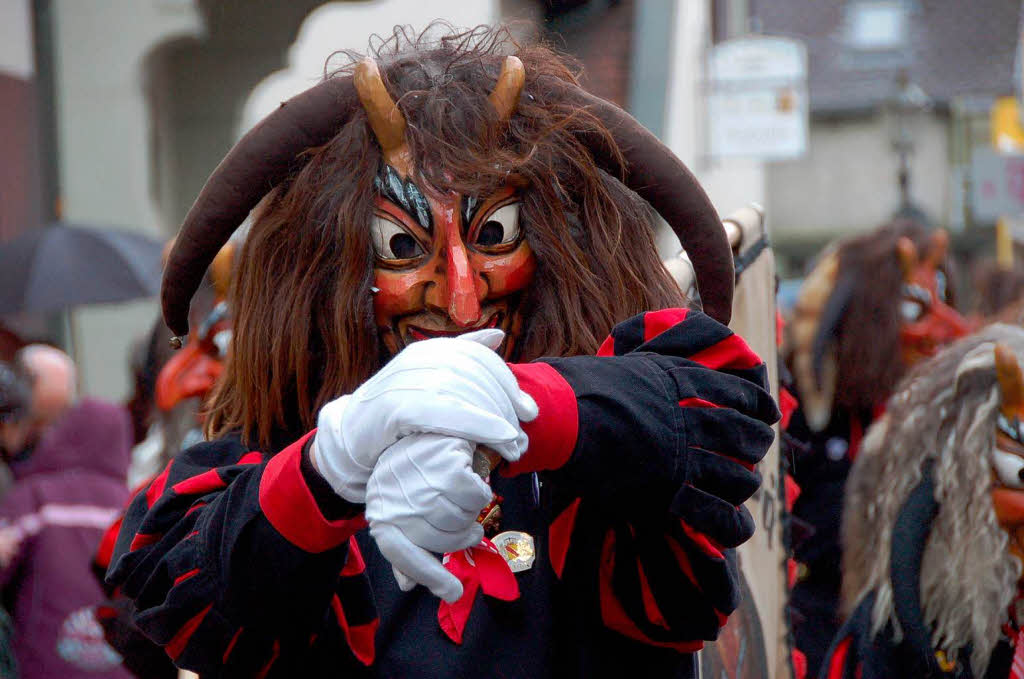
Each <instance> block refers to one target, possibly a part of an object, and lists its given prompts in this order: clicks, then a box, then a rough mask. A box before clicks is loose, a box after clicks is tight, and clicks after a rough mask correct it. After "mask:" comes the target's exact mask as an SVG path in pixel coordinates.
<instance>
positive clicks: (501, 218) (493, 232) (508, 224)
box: [473, 203, 519, 248]
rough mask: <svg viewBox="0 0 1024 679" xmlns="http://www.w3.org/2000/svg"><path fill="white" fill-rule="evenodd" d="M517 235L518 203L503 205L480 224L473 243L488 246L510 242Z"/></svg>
mask: <svg viewBox="0 0 1024 679" xmlns="http://www.w3.org/2000/svg"><path fill="white" fill-rule="evenodd" d="M518 237H519V203H509V204H508V205H503V206H501V207H500V208H498V209H497V210H495V211H494V212H492V213H491V214H490V215H488V216H487V219H486V221H484V223H483V224H481V225H480V228H479V229H477V232H476V240H475V241H474V243H473V245H476V246H479V247H484V248H489V247H494V246H496V245H505V244H507V243H511V242H512V241H514V240H515V239H516V238H518Z"/></svg>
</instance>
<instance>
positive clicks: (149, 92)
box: [0, 0, 1020, 398]
mask: <svg viewBox="0 0 1024 679" xmlns="http://www.w3.org/2000/svg"><path fill="white" fill-rule="evenodd" d="M12 2H13V5H12V4H11V3H8V4H7V5H5V11H9V10H8V9H7V8H8V7H11V6H18V7H21V8H22V10H21V12H20V14H18V15H17V16H20V17H21V18H20V19H18V21H19V22H20V24H19V25H22V26H24V25H25V24H26V22H27V23H28V24H30V25H31V36H32V44H31V45H29V46H28V47H27V48H26V49H28V51H30V52H32V53H33V54H34V57H35V59H34V64H35V66H34V68H33V70H32V71H31V72H30V73H31V74H32V79H33V81H34V82H35V83H36V84H35V85H34V86H33V87H34V89H33V90H32V91H34V92H35V94H34V95H33V96H34V99H35V102H36V103H35V107H36V112H37V114H40V115H36V116H35V120H37V121H38V123H36V124H37V127H38V129H37V130H36V131H33V130H32V129H30V127H31V125H30V123H31V120H29V121H28V122H26V123H25V125H29V127H24V128H15V129H19V130H22V129H23V131H24V135H19V136H23V138H24V139H26V140H31V139H33V138H36V137H37V138H38V143H36V142H32V143H33V144H35V148H36V155H37V156H38V158H39V164H38V167H37V168H36V169H35V170H33V171H34V172H36V174H37V175H38V176H39V177H40V178H41V179H40V185H39V187H38V190H37V193H36V194H34V195H36V196H37V197H36V198H33V199H32V200H31V201H30V202H34V203H37V204H40V205H41V206H42V208H41V209H40V210H39V218H34V217H28V218H26V219H25V221H26V222H27V223H31V222H33V220H35V221H37V222H39V223H45V221H47V220H48V219H49V218H52V217H53V216H56V215H57V214H60V215H61V216H63V217H64V218H66V219H69V220H74V221H80V222H86V223H90V222H91V223H99V224H107V225H111V226H117V227H122V228H131V229H137V230H140V231H142V232H145V233H148V234H151V235H154V236H157V237H160V238H170V237H171V236H172V235H173V234H174V233H175V232H176V230H177V228H178V225H179V224H180V223H181V220H182V218H183V217H184V215H185V213H186V212H187V210H188V208H189V206H190V205H191V203H192V201H193V199H194V198H195V196H196V195H197V193H198V192H199V190H200V188H201V187H202V185H203V182H204V181H205V179H206V177H207V176H208V175H209V173H210V172H211V171H212V169H213V168H214V167H215V166H216V164H217V162H218V161H219V160H220V159H221V158H222V157H223V155H224V154H225V153H226V152H227V150H228V149H229V148H230V147H231V145H232V143H233V142H234V141H235V140H236V139H237V138H238V137H239V136H240V135H241V134H242V133H244V131H245V130H246V129H248V127H249V126H251V125H252V124H253V123H254V122H255V121H256V120H258V119H259V118H260V117H261V116H262V115H265V114H266V113H267V112H269V111H270V110H272V108H273V107H274V106H276V104H277V102H279V101H281V100H283V99H285V98H287V97H288V96H291V94H293V93H295V92H297V91H300V90H301V89H304V88H305V87H308V86H309V85H311V84H313V83H315V82H316V80H317V78H319V77H320V76H321V75H322V73H323V70H324V67H325V63H326V60H327V58H328V56H329V55H330V53H331V52H333V51H335V50H339V49H346V48H353V49H357V50H358V49H362V48H365V46H366V42H367V37H368V36H369V35H370V34H372V33H375V32H376V33H382V34H386V33H389V32H390V30H391V28H392V27H393V26H394V25H395V24H411V25H412V26H413V27H414V28H422V27H423V26H425V25H426V24H427V23H429V20H430V19H434V18H441V19H446V20H448V21H449V22H451V23H452V24H455V25H460V26H471V25H476V24H479V23H493V22H498V21H505V22H508V21H512V22H515V23H513V27H514V31H515V32H516V34H517V35H519V36H521V37H522V38H523V39H527V40H529V39H533V38H535V37H538V36H540V37H542V38H545V39H547V40H549V41H551V42H553V43H554V44H555V45H556V46H558V47H560V48H562V49H563V50H565V51H567V52H569V53H571V54H573V55H574V56H575V57H576V58H578V59H579V60H580V62H581V65H582V67H583V73H584V80H585V83H586V85H587V86H588V87H589V88H591V89H592V90H594V91H596V92H597V93H599V94H601V95H602V96H604V97H606V98H609V99H612V100H613V101H616V102H617V103H619V104H621V105H623V106H625V107H626V108H628V109H629V110H630V111H631V112H632V113H633V114H634V115H635V116H636V117H637V118H638V119H640V121H641V122H643V123H644V124H645V125H647V126H648V127H649V128H650V129H651V130H652V131H654V132H655V134H658V135H659V136H660V137H661V138H662V139H663V140H665V142H666V143H667V144H668V145H669V146H670V147H671V148H672V149H673V150H674V151H675V152H676V153H677V154H678V155H679V156H680V157H681V158H682V159H683V161H684V162H685V163H686V164H687V165H688V166H689V167H690V168H691V169H693V171H694V172H695V174H697V176H698V178H699V179H700V180H701V182H702V183H703V184H704V185H705V187H706V189H707V190H708V193H709V195H710V196H711V198H712V200H713V202H714V203H715V205H716V206H717V207H718V208H719V210H720V212H721V213H723V214H725V213H728V212H730V211H732V210H735V209H736V208H738V207H741V206H743V205H745V204H748V203H750V202H758V203H761V204H763V205H765V207H766V208H767V214H768V220H769V228H770V230H771V232H772V238H773V241H774V243H775V244H776V246H777V248H778V250H779V252H780V254H781V255H782V259H783V268H784V269H785V268H786V264H787V260H788V268H789V270H790V271H798V270H799V267H800V264H801V260H802V258H804V257H806V256H807V255H809V254H810V253H811V252H813V251H814V250H816V249H817V248H819V247H820V246H821V245H822V244H823V243H824V242H826V241H827V240H829V239H831V238H833V237H835V236H836V235H839V234H844V233H849V232H852V231H857V230H865V229H869V228H872V227H873V226H875V225H877V224H878V223H880V222H882V221H884V220H885V219H887V218H888V217H889V216H891V215H892V214H893V212H894V211H895V210H896V209H897V208H898V207H899V205H900V191H899V186H898V182H897V178H898V174H899V164H900V158H899V154H898V153H896V152H895V151H894V150H893V140H894V135H895V134H896V133H895V132H894V131H893V130H894V127H899V126H898V125H895V123H894V121H896V122H899V123H901V124H902V127H901V128H900V130H901V133H902V134H904V135H905V136H907V137H908V138H909V139H911V140H912V144H913V148H912V150H911V151H910V152H909V153H907V154H905V155H906V158H907V160H908V167H909V175H910V178H911V179H910V190H909V195H910V198H911V199H912V203H913V206H915V207H916V208H918V209H920V210H921V211H922V212H923V213H924V215H926V216H927V218H928V219H929V220H931V221H932V222H933V223H935V224H939V225H952V226H953V227H954V228H960V227H961V226H962V225H964V224H967V226H968V227H970V226H971V220H970V215H969V210H968V209H965V206H964V203H963V191H962V190H960V189H961V188H962V186H963V184H964V182H965V175H964V173H963V168H964V167H966V165H967V163H968V161H969V158H970V146H971V145H972V144H976V143H987V139H988V134H987V116H988V108H989V106H990V104H991V101H993V100H994V98H995V97H997V96H1001V95H1006V94H1012V93H1013V91H1014V70H1013V69H1014V66H1013V64H1014V55H1015V50H1016V47H1017V43H1018V39H1017V26H1018V22H1017V17H1018V12H1019V4H1020V3H1019V1H1018V0H973V1H972V2H969V3H967V2H965V3H950V2H940V1H939V0H820V1H816V2H813V3H807V2H799V1H797V0H642V1H641V0H480V1H479V2H473V3H465V2H460V1H459V0H361V1H354V2H323V0H293V1H291V2H287V3H283V2H276V1H273V0H88V1H82V0H12ZM19 3H20V4H19ZM15 18H17V17H15ZM0 24H3V26H4V30H17V29H11V28H10V27H11V26H14V25H15V24H14V23H11V22H0ZM24 31H25V29H24V28H23V29H21V31H20V32H19V33H18V35H21V36H23V35H24ZM751 34H763V35H780V36H788V37H793V38H797V39H800V40H802V41H804V43H805V44H806V46H807V51H808V58H809V72H808V75H809V78H808V91H809V97H810V128H809V135H808V141H809V143H808V145H807V150H806V152H805V153H804V155H803V156H802V157H800V158H798V159H795V160H788V161H783V162H763V161H762V160H759V159H756V158H749V159H748V158H742V157H735V158H729V159H714V158H712V157H711V156H710V153H709V145H708V141H707V138H708V127H709V122H708V116H707V82H706V70H707V61H708V55H709V53H710V50H711V49H712V48H714V47H715V46H716V45H720V44H723V43H725V42H728V41H730V40H733V39H736V38H742V37H744V36H748V35H751ZM24 43H25V41H24V40H22V42H21V43H20V44H22V45H24ZM15 44H17V41H11V40H0V66H3V65H4V64H5V62H4V61H3V60H2V59H3V51H4V50H7V51H8V52H13V50H14V49H15V48H14V47H12V45H15ZM22 51H23V52H24V51H25V49H23V50H22ZM22 70H24V69H22ZM901 78H902V80H901ZM901 95H902V99H901ZM915 97H917V98H918V99H920V101H921V105H920V106H918V107H916V108H915V107H914V106H913V105H911V104H913V103H914V102H915V101H916V99H915ZM901 101H903V102H904V104H900V102H901ZM908 101H909V102H910V103H909V104H907V103H906V102H908ZM900 106H902V107H903V108H900ZM31 118H32V116H31V115H30V116H29V119H31ZM33 135H36V137H33ZM30 155H31V154H30ZM31 162H32V159H31V158H29V159H27V160H25V161H24V167H29V166H30V164H31ZM16 163H18V164H19V165H20V164H21V163H20V162H19V161H16ZM5 183H6V184H9V183H10V182H9V181H8V180H6V179H5V180H3V181H2V182H0V184H5ZM8 190H9V189H8V188H7V186H6V185H0V191H8ZM964 215H966V217H964ZM0 228H6V227H3V226H2V225H0ZM967 230H968V231H969V228H968V229H967ZM5 233H6V232H4V233H0V238H3V237H4V235H5ZM659 243H660V245H661V246H662V248H663V251H664V254H666V255H669V254H674V252H673V250H675V249H678V244H677V243H675V242H674V239H673V238H672V237H671V236H670V235H668V234H665V233H663V234H662V237H661V238H660V241H659ZM156 317H157V305H156V302H155V300H151V301H146V302H139V303H132V304H123V305H118V306H111V307H95V308H87V309H82V310H78V311H76V312H74V313H73V314H71V322H70V324H69V325H68V327H69V332H67V333H66V335H67V337H66V341H68V342H69V344H70V345H71V348H72V349H73V350H74V353H75V355H76V357H77V358H78V359H79V361H80V362H81V363H82V379H83V383H84V384H83V388H84V390H85V391H87V392H90V393H95V394H97V395H102V396H105V397H108V398H122V397H124V396H125V395H126V393H127V389H128V384H129V380H128V366H127V358H126V356H127V354H128V347H129V345H130V344H131V342H132V341H133V340H134V339H135V338H136V337H138V336H139V335H141V334H142V333H144V332H146V330H147V329H148V328H149V327H150V325H151V324H152V322H153V321H154V319H156ZM0 320H2V319H0Z"/></svg>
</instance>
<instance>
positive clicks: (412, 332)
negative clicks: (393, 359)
mask: <svg viewBox="0 0 1024 679" xmlns="http://www.w3.org/2000/svg"><path fill="white" fill-rule="evenodd" d="M504 320H505V314H504V313H503V312H501V311H496V312H494V313H493V314H491V315H490V317H489V318H487V319H486V320H484V321H483V322H482V323H479V324H477V325H475V326H473V327H471V328H425V327H423V326H418V325H407V326H406V327H405V339H406V342H407V343H409V342H418V341H420V340H425V339H431V338H434V337H458V336H459V335H464V334H466V333H467V332H474V331H476V330H485V329H488V328H501V327H502V323H503V321H504Z"/></svg>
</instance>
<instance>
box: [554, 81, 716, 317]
mask: <svg viewBox="0 0 1024 679" xmlns="http://www.w3.org/2000/svg"><path fill="white" fill-rule="evenodd" d="M550 84H551V85H552V86H553V89H555V90H556V91H560V98H561V99H562V101H564V102H565V103H566V104H568V105H569V106H579V107H585V108H586V109H587V111H588V112H589V113H590V114H592V115H594V116H595V117H596V118H597V119H598V120H600V121H601V123H603V124H604V126H605V127H607V128H608V129H609V130H610V131H611V133H612V136H613V137H614V138H615V143H616V145H617V146H618V152H616V149H614V148H609V146H608V144H606V143H605V141H604V139H603V138H601V137H597V138H584V140H583V141H584V143H586V144H587V146H588V147H589V148H590V151H591V153H592V154H593V155H594V160H595V161H596V162H597V164H598V166H599V167H601V168H602V169H603V170H605V171H606V172H608V173H609V174H611V175H612V176H613V177H619V176H621V177H623V179H624V182H625V184H626V186H628V187H629V188H630V189H632V190H633V191H635V192H636V193H637V194H639V196H640V197H641V198H643V199H644V200H646V201H647V202H648V203H650V205H651V207H653V208H654V209H655V210H657V212H658V214H660V215H661V216H662V218H663V219H664V220H665V221H666V222H668V225H669V226H670V227H671V228H672V231H674V232H675V234H676V237H677V238H679V242H680V244H681V245H682V246H683V248H684V249H685V250H686V252H687V253H688V254H689V256H690V260H691V261H692V262H693V269H694V273H695V274H696V278H697V288H698V290H699V292H700V296H701V300H702V301H703V303H704V312H705V313H707V314H708V315H709V316H711V317H712V318H714V319H716V320H718V321H720V322H722V323H728V322H729V319H730V318H731V317H732V293H733V286H734V285H735V282H736V281H735V275H736V274H735V270H734V268H733V258H732V248H731V247H729V240H728V238H727V237H726V234H725V229H724V228H723V227H722V222H721V220H720V219H719V217H718V213H717V212H716V211H715V207H714V206H713V205H712V204H711V201H710V200H709V199H708V196H707V194H706V193H704V189H703V188H701V185H700V184H699V183H698V182H697V179H696V177H694V176H693V174H692V173H691V172H690V171H689V170H688V169H687V168H686V166H685V165H683V163H682V161H681V160H679V158H677V157H676V155H675V154H674V153H672V151H670V150H669V149H668V147H666V146H665V145H664V144H662V143H661V142H660V141H659V140H658V138H657V137H655V136H654V135H653V134H651V132H650V131H648V130H647V129H646V128H645V127H644V126H643V125H641V124H640V123H638V122H637V121H636V119H635V118H633V116H631V115H629V114H628V113H626V112H625V111H623V110H622V109H621V108H619V107H618V106H616V105H615V104H612V103H611V102H608V101H605V100H604V99H601V98H600V97H596V96H594V95H593V94H590V93H589V92H587V91H585V90H583V89H581V88H580V87H577V86H576V85H574V84H572V83H568V82H565V81H562V80H557V81H553V82H551V83H550ZM620 153H621V155H620ZM622 161H625V162H622Z"/></svg>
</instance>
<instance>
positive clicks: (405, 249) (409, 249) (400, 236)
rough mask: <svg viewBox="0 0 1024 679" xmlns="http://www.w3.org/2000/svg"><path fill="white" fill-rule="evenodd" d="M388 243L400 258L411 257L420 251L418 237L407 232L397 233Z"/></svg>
mask: <svg viewBox="0 0 1024 679" xmlns="http://www.w3.org/2000/svg"><path fill="white" fill-rule="evenodd" d="M388 245H389V246H390V247H391V252H393V253H394V254H395V257H397V258H398V259H411V258H413V257H415V256H416V255H418V254H419V252H420V246H419V245H418V244H417V243H416V239H415V238H413V237H412V236H410V235H409V234H407V233H396V234H395V235H394V236H392V237H391V240H390V241H388Z"/></svg>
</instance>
